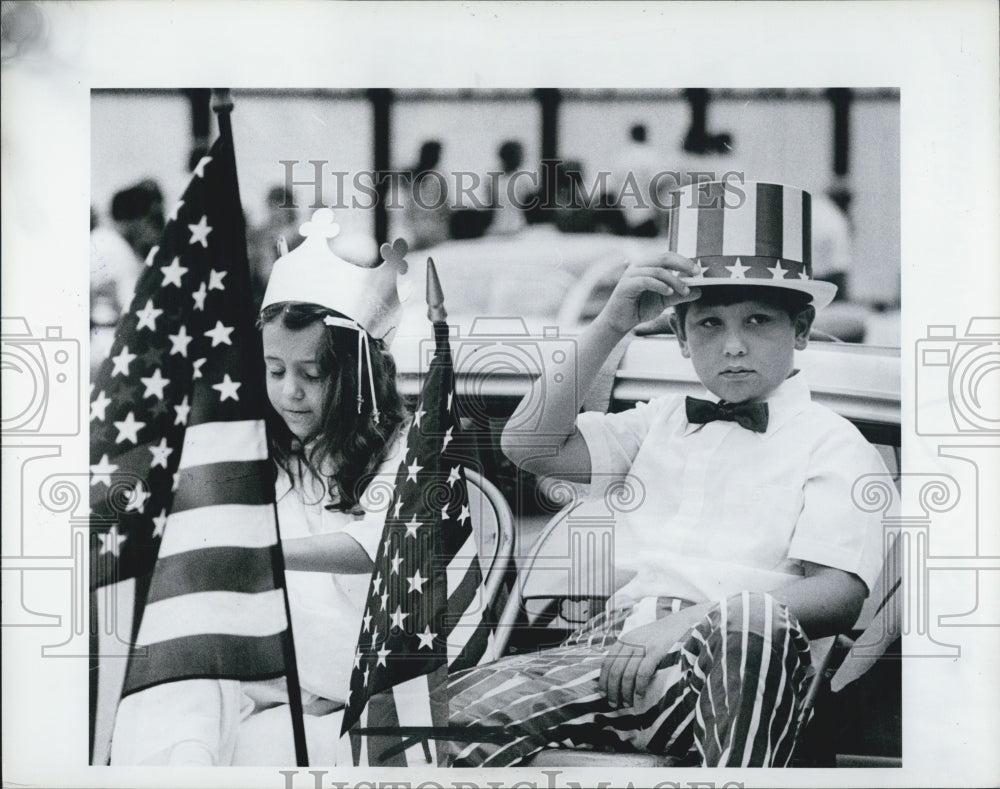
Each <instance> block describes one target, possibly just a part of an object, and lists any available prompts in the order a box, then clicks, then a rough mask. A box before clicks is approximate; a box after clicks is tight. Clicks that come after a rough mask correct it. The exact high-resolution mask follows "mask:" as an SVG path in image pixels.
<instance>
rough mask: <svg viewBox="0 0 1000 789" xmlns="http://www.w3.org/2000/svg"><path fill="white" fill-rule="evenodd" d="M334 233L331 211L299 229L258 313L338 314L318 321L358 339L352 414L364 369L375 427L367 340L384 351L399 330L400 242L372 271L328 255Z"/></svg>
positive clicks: (403, 269) (404, 277)
mask: <svg viewBox="0 0 1000 789" xmlns="http://www.w3.org/2000/svg"><path fill="white" fill-rule="evenodd" d="M339 232H340V225H338V224H337V223H336V222H334V221H333V211H331V210H330V209H329V208H320V209H319V210H317V211H316V212H314V213H313V215H312V217H311V218H310V219H309V221H308V222H304V223H303V224H302V226H301V227H299V233H300V234H301V235H302V236H303V237H304V238H305V240H304V241H303V242H302V243H301V244H300V245H299V246H297V247H296V248H295V249H293V250H292V251H291V252H289V251H287V247H285V246H284V245H282V255H281V257H279V258H278V260H277V261H275V263H274V268H273V269H272V271H271V278H270V279H269V280H268V283H267V289H266V290H265V291H264V299H263V301H262V302H261V309H264V308H265V307H269V306H271V305H272V304H282V303H284V302H302V303H306V304H318V305H319V306H321V307H326V308H327V309H329V310H331V311H333V312H335V313H338V314H337V315H328V316H327V317H325V318H324V319H323V322H324V323H325V324H326V325H327V326H339V327H341V328H345V329H352V330H354V331H356V332H357V333H358V413H361V405H362V403H363V397H364V396H363V393H362V386H363V384H362V382H363V380H364V376H363V374H362V373H363V369H364V367H365V366H366V365H367V369H368V376H367V378H368V388H369V391H370V393H371V399H372V419H373V420H374V421H375V422H376V423H377V422H378V421H379V411H378V403H377V402H376V400H375V381H374V380H373V379H372V375H371V369H372V366H371V350H370V348H369V345H368V342H369V337H371V338H374V339H376V340H383V341H385V343H386V344H387V345H388V344H389V343H390V342H391V341H392V336H393V334H394V333H395V331H396V327H397V325H398V324H399V316H400V309H401V307H402V304H403V302H404V301H406V300H407V299H408V298H409V296H410V292H411V291H412V289H413V287H412V285H413V283H412V282H411V279H410V276H409V268H410V267H409V264H408V263H407V262H406V253H407V252H408V251H409V248H408V246H407V244H406V241H405V240H403V239H402V238H397V239H396V240H395V241H394V242H393V243H392V244H383V245H382V248H381V249H380V250H379V251H380V253H381V256H382V261H381V262H380V263H379V264H378V265H377V266H374V267H372V268H365V267H363V266H357V265H355V264H353V263H349V262H348V261H346V260H344V259H343V258H340V257H338V256H337V255H335V254H334V253H333V251H332V250H331V249H330V245H329V242H330V240H331V239H333V238H336V236H337V234H338V233H339Z"/></svg>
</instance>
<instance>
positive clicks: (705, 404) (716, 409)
mask: <svg viewBox="0 0 1000 789" xmlns="http://www.w3.org/2000/svg"><path fill="white" fill-rule="evenodd" d="M685 408H686V409H687V419H688V422H690V423H691V424H694V425H703V424H705V423H706V422H715V421H716V420H719V421H722V422H736V424H738V425H739V426H740V427H745V428H746V429H747V430H752V431H753V432H755V433H763V432H764V431H765V430H767V403H725V402H722V403H713V402H711V401H710V400H699V399H698V398H697V397H689V398H687V400H685Z"/></svg>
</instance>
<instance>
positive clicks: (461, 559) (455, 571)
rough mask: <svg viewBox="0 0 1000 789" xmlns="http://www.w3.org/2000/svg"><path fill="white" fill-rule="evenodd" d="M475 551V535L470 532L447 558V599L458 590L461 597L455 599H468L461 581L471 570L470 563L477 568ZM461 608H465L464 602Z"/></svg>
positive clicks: (477, 560)
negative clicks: (460, 545)
mask: <svg viewBox="0 0 1000 789" xmlns="http://www.w3.org/2000/svg"><path fill="white" fill-rule="evenodd" d="M477 556H478V555H477V553H476V535H475V534H474V533H472V531H471V530H470V532H469V533H468V534H467V535H466V537H465V542H464V543H463V544H462V547H461V548H460V549H459V550H457V551H455V552H454V553H453V555H452V556H451V558H450V559H449V560H448V600H449V602H450V601H451V599H452V598H453V597H454V596H455V595H456V594H458V593H459V592H460V591H461V593H462V597H461V598H457V599H468V595H467V593H465V592H464V590H462V585H463V582H464V581H465V580H466V576H467V575H468V573H469V572H470V571H472V567H471V565H472V564H475V566H476V570H475V571H476V572H478V569H479V559H478V558H477ZM462 608H465V604H464V603H463V604H462Z"/></svg>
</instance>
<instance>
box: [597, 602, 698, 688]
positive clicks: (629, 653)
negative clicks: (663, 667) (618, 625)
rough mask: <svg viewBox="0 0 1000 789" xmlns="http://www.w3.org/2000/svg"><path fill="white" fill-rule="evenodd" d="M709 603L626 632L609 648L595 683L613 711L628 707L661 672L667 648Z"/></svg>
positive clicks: (691, 624) (682, 610) (675, 641)
mask: <svg viewBox="0 0 1000 789" xmlns="http://www.w3.org/2000/svg"><path fill="white" fill-rule="evenodd" d="M711 605H712V604H711V603H707V604H706V603H699V604H698V605H694V606H690V607H689V608H683V609H681V610H680V611H678V612H676V613H673V614H669V615H667V616H665V617H663V618H661V619H657V620H656V621H655V622H650V623H649V624H647V625H642V626H640V627H637V628H635V629H634V630H629V631H628V632H627V633H625V634H624V635H623V636H621V637H620V638H619V639H618V642H617V643H616V644H615V645H614V646H613V647H611V649H610V651H609V652H608V654H607V656H606V657H605V658H604V663H603V664H602V665H601V675H600V677H599V678H598V680H597V685H598V688H599V689H600V691H601V693H603V694H604V695H605V696H606V697H607V699H608V703H609V704H610V705H611V706H612V707H622V706H626V707H631V706H632V704H633V702H634V700H635V697H636V696H641V695H642V694H643V693H645V692H646V689H647V688H648V687H649V683H650V681H651V680H652V679H653V676H654V675H655V674H656V672H657V670H658V669H659V668H660V663H661V662H662V661H663V658H665V657H666V656H667V653H668V652H669V651H670V647H672V646H673V645H674V644H676V643H677V642H678V641H680V640H681V639H682V638H684V637H685V636H686V635H687V632H688V631H689V630H690V629H691V628H692V627H693V626H694V625H695V624H697V623H698V622H699V620H701V618H702V617H704V615H705V613H707V611H708V610H709V609H710V608H711Z"/></svg>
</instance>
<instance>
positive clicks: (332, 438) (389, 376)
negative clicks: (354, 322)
mask: <svg viewBox="0 0 1000 789" xmlns="http://www.w3.org/2000/svg"><path fill="white" fill-rule="evenodd" d="M327 316H337V317H344V316H342V315H341V314H340V313H338V312H335V311H333V310H330V309H327V308H326V307H321V306H319V305H318V304H304V303H302V302H282V303H280V304H271V305H269V306H267V307H265V308H264V309H263V310H261V313H260V318H259V320H258V322H257V325H258V326H259V327H260V328H263V327H264V326H265V325H267V324H269V323H273V322H274V321H277V320H280V321H281V325H282V326H284V327H285V328H286V329H290V330H291V331H299V330H301V329H304V328H306V327H307V326H310V325H312V324H313V323H315V322H316V321H322V320H323V318H325V317H327ZM368 343H369V346H370V350H371V366H372V369H371V375H372V378H373V380H374V382H375V397H376V399H377V401H378V410H379V422H378V424H375V422H374V420H373V419H372V403H371V390H370V387H369V384H368V371H367V361H366V362H365V363H364V364H363V366H362V371H361V389H360V391H361V393H362V396H363V398H364V401H363V403H362V406H361V413H358V391H359V389H358V333H357V332H356V331H354V330H353V329H347V328H343V327H341V326H326V327H324V332H323V343H322V345H321V346H320V350H319V358H318V359H317V360H316V362H317V365H318V367H319V372H320V375H322V376H323V377H324V378H325V379H326V385H325V391H324V397H323V417H322V421H321V427H320V433H319V436H318V437H317V440H316V442H315V443H314V444H313V446H312V447H311V448H310V450H309V452H308V454H307V455H305V456H304V457H302V462H303V463H304V464H305V465H306V467H307V468H308V469H309V470H310V471H312V472H313V473H314V474H315V475H316V476H317V477H318V478H320V479H322V480H324V482H326V484H327V485H328V486H330V488H331V493H333V494H334V499H337V498H338V494H339V502H338V503H337V505H336V506H337V508H338V509H341V510H344V511H349V510H352V509H355V508H356V506H357V504H358V501H359V500H360V498H361V494H362V493H364V489H365V488H366V487H367V485H368V483H369V482H370V481H371V475H372V474H373V473H374V472H375V470H376V469H377V468H378V467H379V465H380V464H381V463H382V461H383V460H384V459H385V456H386V454H387V453H388V451H389V445H390V442H391V441H392V440H393V439H394V437H395V435H396V432H397V431H398V429H399V426H400V424H401V423H402V422H403V418H404V409H403V401H402V398H401V397H400V396H399V392H398V391H397V390H396V363H395V361H394V360H393V358H392V356H391V355H390V354H389V352H388V351H387V350H386V347H385V343H383V342H382V341H381V340H376V339H373V338H371V337H369V338H368ZM268 441H269V443H270V445H271V451H272V453H273V457H274V459H275V461H276V462H277V463H278V465H279V466H281V468H283V469H284V470H285V471H287V472H289V476H292V474H291V469H290V465H291V463H292V461H293V459H294V457H295V456H296V454H297V453H296V451H295V450H296V447H297V445H298V443H299V442H298V439H297V438H296V437H295V436H294V435H293V434H292V432H291V431H290V430H289V429H288V426H287V425H286V424H285V421H284V420H283V419H282V418H281V416H279V415H278V413H277V412H276V411H275V410H274V409H273V408H271V409H269V414H268ZM331 468H332V469H333V473H332V474H330V473H329V471H330V469H331Z"/></svg>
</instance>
